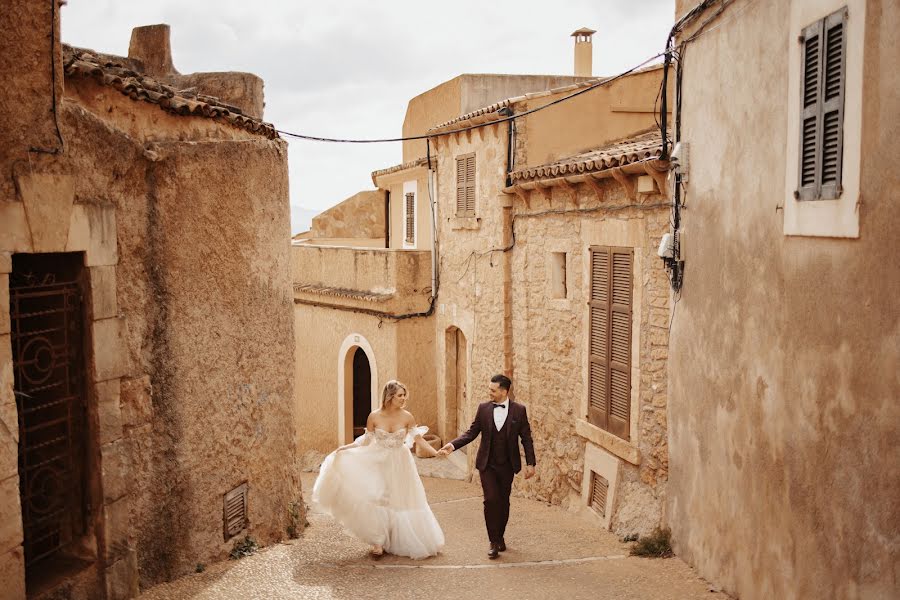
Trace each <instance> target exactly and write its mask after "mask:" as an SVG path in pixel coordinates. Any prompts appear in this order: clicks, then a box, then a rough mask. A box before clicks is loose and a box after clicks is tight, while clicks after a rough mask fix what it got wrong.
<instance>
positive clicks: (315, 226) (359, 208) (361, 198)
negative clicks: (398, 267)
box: [311, 190, 385, 239]
mask: <svg viewBox="0 0 900 600" xmlns="http://www.w3.org/2000/svg"><path fill="white" fill-rule="evenodd" d="M384 202H385V200H384V192H383V191H381V190H365V191H362V192H357V193H356V194H354V195H352V196H350V197H349V198H347V199H346V200H344V201H343V202H341V203H340V204H337V205H335V206H333V207H331V208H329V209H328V210H326V211H323V212H321V213H319V214H318V215H316V216H315V217H314V218H313V220H312V229H311V233H312V237H313V238H366V239H375V238H382V239H383V238H384V219H385V205H384Z"/></svg>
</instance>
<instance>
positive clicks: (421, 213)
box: [378, 167, 436, 250]
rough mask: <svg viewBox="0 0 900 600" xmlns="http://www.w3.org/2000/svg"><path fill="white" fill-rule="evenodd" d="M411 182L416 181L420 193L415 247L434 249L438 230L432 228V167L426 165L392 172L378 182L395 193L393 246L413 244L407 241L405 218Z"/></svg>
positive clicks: (392, 209)
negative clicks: (434, 230)
mask: <svg viewBox="0 0 900 600" xmlns="http://www.w3.org/2000/svg"><path fill="white" fill-rule="evenodd" d="M411 182H415V193H416V244H415V246H414V247H415V248H416V249H418V250H431V246H432V239H433V238H434V234H433V232H432V228H431V204H430V200H429V195H428V194H429V191H428V170H427V169H426V168H424V167H417V168H415V169H409V170H407V171H400V172H398V173H392V174H391V175H387V176H382V177H380V178H379V179H378V185H379V186H380V187H381V188H382V189H387V190H389V191H390V194H391V196H390V199H391V205H390V219H391V232H390V237H391V240H390V242H391V248H409V247H411V246H407V245H405V244H404V231H405V230H404V221H405V220H406V193H405V190H409V189H410V186H411V185H412V183H411ZM434 193H436V191H435V192H434Z"/></svg>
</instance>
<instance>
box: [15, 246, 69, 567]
mask: <svg viewBox="0 0 900 600" xmlns="http://www.w3.org/2000/svg"><path fill="white" fill-rule="evenodd" d="M56 256H58V257H59V256H60V255H56ZM63 257H65V255H62V256H61V257H60V258H61V259H62V258H63ZM65 258H68V257H65ZM60 262H66V261H64V260H60ZM54 270H55V269H54ZM58 279H67V280H66V281H58ZM9 291H10V324H11V329H12V351H13V368H14V372H15V396H16V407H17V409H18V415H19V486H20V494H21V500H22V523H23V526H24V533H25V535H24V538H25V540H24V546H25V564H26V567H30V566H33V565H34V564H35V563H37V562H39V561H41V560H42V559H46V558H48V557H51V556H53V555H54V554H55V553H57V551H58V550H60V549H61V548H63V547H65V546H66V545H67V544H68V543H69V542H71V541H72V540H73V538H74V537H75V536H77V535H79V534H80V533H81V532H82V531H83V530H84V520H85V515H84V500H83V492H82V490H83V485H82V470H83V457H84V442H83V437H84V436H83V435H82V432H83V427H84V417H83V415H84V393H83V378H84V374H83V372H84V359H83V351H82V343H83V338H82V309H81V292H80V285H79V282H78V280H77V277H76V278H74V279H71V278H69V277H63V276H61V275H59V274H57V273H54V272H46V273H41V272H37V273H36V272H34V271H30V272H21V271H20V272H16V270H15V268H14V269H13V273H12V275H11V278H10V290H9Z"/></svg>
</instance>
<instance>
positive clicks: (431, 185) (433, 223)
mask: <svg viewBox="0 0 900 600" xmlns="http://www.w3.org/2000/svg"><path fill="white" fill-rule="evenodd" d="M425 149H426V152H427V154H426V156H427V157H428V204H429V206H430V208H431V307H430V308H429V312H431V311H433V310H434V303H435V301H436V300H437V292H438V274H437V265H438V262H437V251H438V243H437V207H436V206H435V203H434V197H435V193H434V168H433V167H432V165H431V140H430V139H428V138H426V139H425Z"/></svg>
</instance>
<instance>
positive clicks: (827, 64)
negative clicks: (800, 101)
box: [820, 8, 847, 200]
mask: <svg viewBox="0 0 900 600" xmlns="http://www.w3.org/2000/svg"><path fill="white" fill-rule="evenodd" d="M846 24H847V9H846V8H845V9H843V10H840V11H838V12H836V13H833V14H831V15H829V16H828V17H827V18H826V19H825V25H824V32H823V33H824V40H823V42H824V52H823V56H824V60H823V61H822V62H823V65H822V74H823V82H824V85H822V143H821V153H822V154H821V156H822V171H821V173H822V175H821V186H822V187H821V193H820V197H821V198H822V199H823V200H831V199H834V198H839V197H840V195H841V158H842V155H843V138H844V135H843V134H844V88H845V64H846V54H847V50H846V48H847V44H846V29H847V28H846Z"/></svg>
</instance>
